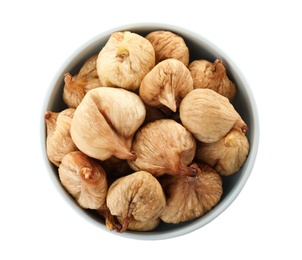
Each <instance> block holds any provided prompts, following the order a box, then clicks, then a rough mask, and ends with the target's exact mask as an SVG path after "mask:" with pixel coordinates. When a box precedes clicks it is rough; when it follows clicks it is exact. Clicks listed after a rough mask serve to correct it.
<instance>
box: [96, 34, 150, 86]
mask: <svg viewBox="0 0 302 260" xmlns="http://www.w3.org/2000/svg"><path fill="white" fill-rule="evenodd" d="M154 65H155V52H154V49H153V46H152V44H151V43H150V42H149V41H148V40H147V39H146V38H144V37H142V36H140V35H139V34H136V33H132V32H129V31H125V32H115V33H113V34H112V35H111V36H110V38H109V40H108V41H107V43H106V45H105V46H104V47H103V49H102V50H101V51H100V52H99V55H98V58H97V73H98V76H99V79H100V81H101V84H102V86H107V87H121V88H125V89H128V90H136V89H138V88H139V85H140V83H141V81H142V79H143V78H144V77H145V75H146V74H147V73H148V72H149V71H150V70H151V69H152V68H153V67H154Z"/></svg>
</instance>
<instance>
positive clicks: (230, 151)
mask: <svg viewBox="0 0 302 260" xmlns="http://www.w3.org/2000/svg"><path fill="white" fill-rule="evenodd" d="M248 152H249V141H248V139H247V137H246V135H245V134H244V133H242V131H241V129H239V128H238V127H234V128H233V129H231V131H230V132H229V133H228V134H227V135H226V136H224V137H223V138H222V139H220V140H219V141H217V142H214V143H201V142H198V145H197V149H196V159H197V160H198V161H200V162H204V163H207V164H209V165H210V166H212V167H213V168H214V169H215V170H216V171H217V172H218V173H219V174H220V175H224V176H228V175H231V174H234V173H236V172H237V171H239V169H240V168H241V166H242V165H243V164H244V162H245V160H246V158H247V155H248Z"/></svg>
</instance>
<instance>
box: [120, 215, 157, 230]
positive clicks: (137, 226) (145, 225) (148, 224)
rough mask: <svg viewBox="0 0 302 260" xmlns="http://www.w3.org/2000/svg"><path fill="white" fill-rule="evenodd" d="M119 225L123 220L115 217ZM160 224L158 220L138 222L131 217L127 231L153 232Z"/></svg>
mask: <svg viewBox="0 0 302 260" xmlns="http://www.w3.org/2000/svg"><path fill="white" fill-rule="evenodd" d="M117 220H118V221H119V223H123V222H124V219H123V218H122V217H117ZM159 223H160V218H155V219H148V220H145V221H139V220H136V219H135V218H133V217H131V218H130V221H129V223H128V226H127V230H132V231H151V230H154V229H155V228H156V227H157V226H158V225H159Z"/></svg>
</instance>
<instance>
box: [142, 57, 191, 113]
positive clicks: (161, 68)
mask: <svg viewBox="0 0 302 260" xmlns="http://www.w3.org/2000/svg"><path fill="white" fill-rule="evenodd" d="M191 90H193V80H192V77H191V74H190V71H189V70H188V68H187V67H186V66H185V65H184V64H183V63H182V62H180V61H178V60H176V59H167V60H164V61H162V62H160V63H158V64H157V65H156V66H155V67H154V68H153V69H152V70H151V71H150V72H149V73H148V74H147V75H146V76H145V77H144V79H143V80H142V82H141V85H140V88H139V95H140V97H141V99H142V100H143V101H144V103H145V104H147V105H149V106H152V107H160V106H163V105H164V106H166V107H168V108H170V109H171V110H172V111H174V112H175V111H176V109H177V107H178V106H179V104H180V102H181V100H182V99H183V98H184V97H185V96H186V95H187V94H188V93H189V92H190V91H191Z"/></svg>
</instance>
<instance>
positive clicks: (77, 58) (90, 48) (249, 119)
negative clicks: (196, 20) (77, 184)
mask: <svg viewBox="0 0 302 260" xmlns="http://www.w3.org/2000/svg"><path fill="white" fill-rule="evenodd" d="M125 30H129V31H131V32H136V33H138V34H140V35H143V36H144V35H147V34H148V33H149V32H151V31H155V30H168V31H172V32H174V33H177V34H179V35H181V36H182V37H183V38H184V40H185V42H186V44H187V46H188V47H189V50H190V61H192V60H194V59H201V58H203V59H207V60H210V61H214V60H215V59H216V58H218V59H221V60H222V61H223V64H224V66H225V67H226V69H227V73H228V76H229V78H230V79H231V80H233V81H234V82H235V84H236V85H237V93H236V98H235V100H234V101H233V105H234V107H235V109H236V110H237V111H238V112H239V114H240V115H241V117H242V118H243V120H244V121H245V122H246V124H247V125H248V127H249V131H248V133H247V137H248V139H249V142H250V151H249V154H248V157H247V159H246V161H245V163H244V165H243V166H242V167H241V169H240V170H239V171H238V172H237V173H236V174H233V175H231V176H228V177H225V178H223V196H222V197H221V199H220V201H219V203H218V204H217V205H216V206H215V207H214V208H212V209H211V210H210V211H209V212H208V213H206V214H205V215H203V216H201V217H200V218H198V219H195V220H192V221H188V222H183V223H180V224H165V223H161V224H160V225H159V226H158V227H157V228H156V229H155V230H153V231H148V232H135V231H126V232H124V233H118V232H115V231H109V230H108V229H107V227H106V226H105V224H104V221H103V219H101V218H100V217H99V216H98V215H97V214H95V212H94V211H92V210H86V209H83V208H81V207H79V206H78V204H77V203H76V202H75V201H74V199H73V198H72V197H71V196H70V195H69V194H68V193H67V192H66V190H65V189H64V188H63V186H62V185H61V183H60V180H59V178H58V173H57V168H56V167H55V166H54V165H53V164H52V163H50V161H49V160H48V158H47V155H46V126H45V122H44V113H45V111H47V110H51V111H61V110H63V109H65V108H66V105H65V104H64V102H63V99H62V91H63V86H64V83H63V78H64V74H65V73H66V72H70V73H71V74H75V73H77V72H78V70H79V69H80V67H81V66H82V64H83V63H84V62H85V61H86V60H87V59H88V58H89V57H90V56H91V55H92V54H94V53H96V52H98V51H100V50H101V48H102V47H103V46H104V45H105V43H106V42H107V40H108V39H109V37H110V35H111V33H112V32H114V31H125ZM258 143H259V119H258V112H257V106H256V102H255V100H254V97H253V94H252V91H251V88H250V87H249V85H248V83H247V81H246V80H245V78H244V76H243V75H242V73H241V72H240V69H239V68H238V67H237V66H236V65H235V63H234V62H233V61H232V60H231V59H230V58H229V57H228V56H227V55H226V54H225V53H223V52H222V51H221V50H220V49H219V48H217V47H216V46H215V45H214V44H213V43H211V42H209V41H208V40H207V39H205V38H204V37H202V36H201V35H199V34H197V33H195V32H192V31H189V30H188V29H184V28H181V27H177V26H173V25H169V24H157V23H148V24H144V23H143V24H130V25H123V26H120V27H116V28H112V29H111V30H108V31H106V32H103V33H101V34H99V35H97V36H96V37H94V38H92V39H90V40H89V41H87V42H86V43H84V44H83V45H82V46H80V47H79V48H78V49H77V50H76V51H75V52H74V53H73V54H72V55H71V56H70V57H69V58H68V59H67V60H66V61H65V63H64V64H63V65H62V66H61V67H60V68H59V69H58V72H57V73H56V75H55V76H54V78H53V81H52V82H51V83H50V86H49V89H48V91H47V93H46V96H45V102H44V105H43V108H42V116H41V144H42V153H43V158H44V161H45V164H46V168H47V174H49V175H50V178H51V181H52V183H53V185H54V186H55V187H56V189H57V191H58V192H59V193H60V194H61V196H62V199H64V200H65V201H66V203H67V204H69V205H70V206H71V207H72V209H73V210H74V212H75V214H79V215H81V216H82V217H83V218H84V219H85V220H87V221H88V222H90V223H92V224H94V225H95V226H96V227H97V228H100V229H101V230H103V231H104V232H110V233H111V234H115V235H118V236H122V237H126V238H132V239H139V240H159V239H168V238H173V237H177V236H181V235H185V234H187V233H190V232H192V231H195V230H197V229H200V228H202V227H203V226H205V225H207V224H208V223H210V222H211V221H212V220H214V219H215V218H216V217H218V216H219V215H220V214H221V213H223V212H224V210H226V209H227V208H228V207H229V206H230V205H231V203H232V202H233V201H234V200H235V199H236V198H237V196H238V195H239V193H240V192H241V190H242V188H243V187H244V185H245V184H246V182H247V180H248V178H249V176H250V174H251V172H252V169H253V166H254V163H255V160H256V155H257V150H258Z"/></svg>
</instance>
